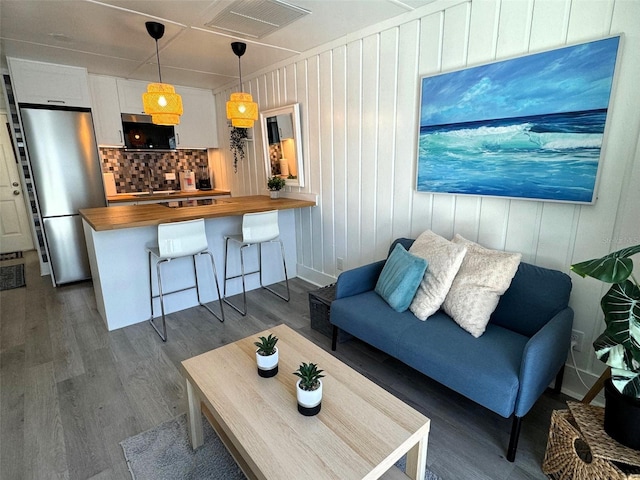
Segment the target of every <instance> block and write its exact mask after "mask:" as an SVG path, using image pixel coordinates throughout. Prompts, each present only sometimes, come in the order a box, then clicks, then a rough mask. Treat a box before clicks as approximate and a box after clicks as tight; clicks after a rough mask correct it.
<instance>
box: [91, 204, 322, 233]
mask: <svg viewBox="0 0 640 480" xmlns="http://www.w3.org/2000/svg"><path fill="white" fill-rule="evenodd" d="M315 205H316V204H315V203H314V202H310V201H308V200H296V199H292V198H278V199H273V200H272V199H271V198H269V197H268V196H266V195H253V196H249V197H229V198H224V199H220V200H216V204H215V205H200V206H196V207H182V208H170V207H167V206H164V205H160V204H145V205H128V206H114V207H100V208H85V209H82V210H80V215H81V216H82V218H83V219H84V220H85V221H86V222H87V223H88V224H89V225H90V226H91V228H93V229H94V230H95V231H98V232H99V231H104V230H117V229H121V228H133V227H148V226H154V225H158V224H160V223H169V222H181V221H185V220H194V219H196V218H218V217H230V216H237V215H244V214H245V213H255V212H266V211H269V210H287V209H290V208H304V207H315Z"/></svg>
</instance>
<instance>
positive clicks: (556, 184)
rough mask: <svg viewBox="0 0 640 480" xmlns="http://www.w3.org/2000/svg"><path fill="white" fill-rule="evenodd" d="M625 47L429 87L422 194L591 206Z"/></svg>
mask: <svg viewBox="0 0 640 480" xmlns="http://www.w3.org/2000/svg"><path fill="white" fill-rule="evenodd" d="M619 40H620V37H611V38H608V39H604V40H598V41H594V42H589V43H585V44H581V45H576V46H572V47H565V48H562V49H557V50H553V51H549V52H543V53H539V54H533V55H529V56H526V57H520V58H516V59H512V60H505V61H502V62H496V63H493V64H489V65H483V66H479V67H473V68H469V69H466V70H461V71H458V72H451V73H446V74H442V75H436V76H432V77H424V78H423V79H422V101H421V112H420V113H421V121H420V134H419V145H418V173H417V190H418V191H424V192H436V193H450V194H470V195H491V196H500V197H511V198H527V199H535V200H548V201H564V202H577V203H592V202H593V201H595V188H596V180H597V174H598V167H599V164H600V153H601V148H602V142H603V135H604V130H605V123H606V118H607V110H608V106H609V97H610V93H611V86H612V82H613V73H614V67H615V60H616V54H617V49H618V44H619Z"/></svg>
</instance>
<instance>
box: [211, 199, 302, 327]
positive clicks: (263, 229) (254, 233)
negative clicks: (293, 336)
mask: <svg viewBox="0 0 640 480" xmlns="http://www.w3.org/2000/svg"><path fill="white" fill-rule="evenodd" d="M224 238H225V244H224V295H223V299H224V302H225V303H226V304H227V305H229V306H230V307H232V308H233V309H234V310H236V311H237V312H238V313H240V314H241V315H246V314H247V290H246V286H245V281H244V277H245V275H251V274H254V273H259V274H260V286H261V287H262V288H264V289H265V290H268V291H270V292H271V293H273V294H274V295H276V296H277V297H279V298H281V299H282V300H284V301H286V302H288V301H289V299H290V298H291V295H290V293H289V277H288V276H287V263H286V262H285V258H284V245H283V244H282V240H280V229H279V227H278V211H277V210H271V211H269V212H258V213H246V214H244V215H243V216H242V235H225V237H224ZM229 242H233V243H237V244H239V245H240V274H239V275H234V276H232V277H229V276H227V263H228V261H227V260H228V258H229ZM270 242H274V243H275V242H277V243H279V244H280V253H281V254H282V266H283V268H284V279H285V282H286V285H287V296H286V297H285V296H283V295H281V294H279V293H278V292H276V291H275V290H273V289H271V288H269V287H268V286H265V285H264V284H263V283H262V245H263V244H264V243H270ZM251 245H258V270H255V271H253V272H245V271H244V250H245V248H247V247H250V246H251ZM238 277H242V300H243V305H244V309H243V310H240V308H238V307H236V306H235V305H234V304H232V303H231V302H230V301H229V300H227V280H232V279H234V278H238Z"/></svg>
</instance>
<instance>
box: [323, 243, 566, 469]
mask: <svg viewBox="0 0 640 480" xmlns="http://www.w3.org/2000/svg"><path fill="white" fill-rule="evenodd" d="M397 242H400V243H401V244H402V245H403V246H404V247H405V248H406V249H407V250H408V249H409V247H410V246H411V244H412V243H413V240H411V239H407V238H401V239H398V240H396V241H395V242H394V243H393V245H392V246H391V249H390V250H389V251H390V252H391V251H392V250H393V247H395V244H396V243H397ZM384 263H385V260H382V261H379V262H375V263H372V264H369V265H364V266H362V267H359V268H355V269H353V270H349V271H346V272H343V273H342V274H341V275H340V276H339V277H338V280H337V283H336V299H335V300H334V301H333V303H332V304H331V317H330V320H331V323H332V325H333V339H332V349H333V350H335V349H336V344H337V335H338V332H339V329H341V330H344V331H346V332H348V333H350V334H351V335H353V336H355V337H357V338H359V339H361V340H363V341H364V342H366V343H368V344H370V345H373V346H374V347H376V348H378V349H380V350H382V351H383V352H385V353H387V354H389V355H391V356H393V357H394V358H397V359H398V360H400V361H402V362H403V363H405V364H407V365H409V366H411V367H413V368H415V369H416V370H418V371H420V372H421V373H423V374H425V375H427V376H428V377H430V378H432V379H434V380H436V381H438V382H440V383H441V384H443V385H446V386H447V387H449V388H451V389H452V390H455V391H456V392H458V393H460V394H462V395H464V396H465V397H467V398H470V399H471V400H473V401H475V402H476V403H478V404H480V405H482V406H483V407H485V408H488V409H489V410H492V411H493V412H495V413H497V414H499V415H501V416H503V417H505V418H510V417H513V422H512V428H511V438H510V441H509V447H508V450H507V459H508V460H509V461H511V462H513V461H514V460H515V454H516V448H517V444H518V437H519V434H520V428H521V425H522V417H523V416H524V415H525V414H526V413H527V412H528V411H529V410H530V409H531V407H532V406H533V404H534V403H535V402H536V400H537V399H538V398H539V397H540V395H542V393H543V392H544V391H545V389H546V388H547V386H548V385H549V384H550V383H551V382H552V381H553V379H554V377H555V379H556V383H555V389H556V391H559V390H560V387H561V385H562V374H563V372H564V364H565V361H566V359H567V353H568V351H569V348H570V342H571V340H570V339H571V328H572V325H573V310H572V309H571V308H570V307H569V306H568V303H569V294H570V292H571V279H570V278H569V276H568V275H566V274H564V273H562V272H559V271H557V270H550V269H547V268H542V267H538V266H535V265H531V264H528V263H524V262H521V263H520V265H519V267H518V271H517V272H516V275H515V276H514V278H513V280H512V282H511V285H510V287H509V288H508V290H507V291H506V292H505V293H504V295H503V296H502V297H501V298H500V301H499V303H498V306H497V308H496V310H495V311H494V313H493V315H492V316H491V320H490V322H489V324H488V325H487V329H486V331H485V333H484V334H483V335H482V336H480V337H479V338H474V337H473V336H472V335H471V334H469V333H468V332H466V331H465V330H463V329H462V328H460V327H459V326H458V325H457V324H456V323H455V322H454V321H453V320H452V319H451V318H450V317H449V316H448V315H447V314H446V313H444V311H442V310H439V311H438V312H436V313H435V314H434V315H432V316H431V317H429V318H428V319H427V320H426V321H421V320H419V319H418V318H416V317H415V316H414V314H413V313H411V312H410V311H409V310H406V311H404V312H402V313H398V312H395V311H394V310H393V309H392V308H391V307H389V305H388V304H387V303H386V302H385V301H384V300H383V299H382V298H381V297H380V296H379V295H378V294H377V293H375V291H374V288H375V285H376V282H377V280H378V276H379V275H380V272H381V271H382V267H383V266H384Z"/></svg>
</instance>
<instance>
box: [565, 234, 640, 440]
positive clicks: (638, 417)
mask: <svg viewBox="0 0 640 480" xmlns="http://www.w3.org/2000/svg"><path fill="white" fill-rule="evenodd" d="M637 253H640V245H635V246H633V247H627V248H623V249H622V250H618V251H617V252H613V253H610V254H608V255H605V256H604V257H602V258H597V259H593V260H589V261H586V262H581V263H576V264H575V265H571V270H573V271H574V272H575V273H577V274H578V275H580V276H582V277H585V276H589V277H592V278H595V279H597V280H600V281H602V282H605V283H611V284H612V285H611V288H610V289H609V290H608V291H607V293H606V294H605V295H604V297H602V299H601V300H600V306H601V307H602V311H603V312H604V323H605V324H606V328H605V331H604V332H603V333H602V334H601V335H600V336H599V337H598V338H597V339H596V340H595V341H594V342H593V348H594V349H595V351H596V356H597V357H598V358H599V359H600V360H602V361H603V362H605V363H606V364H607V365H609V366H610V367H611V378H610V379H608V380H607V381H606V382H605V385H604V388H605V391H604V393H605V409H604V430H605V432H607V433H608V434H609V436H610V437H611V438H613V439H615V440H617V441H618V442H620V443H622V444H623V445H626V446H627V447H631V448H635V449H640V428H638V425H640V286H639V285H638V280H637V279H636V278H635V277H634V275H633V260H631V258H629V257H631V256H633V255H635V254H637Z"/></svg>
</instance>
